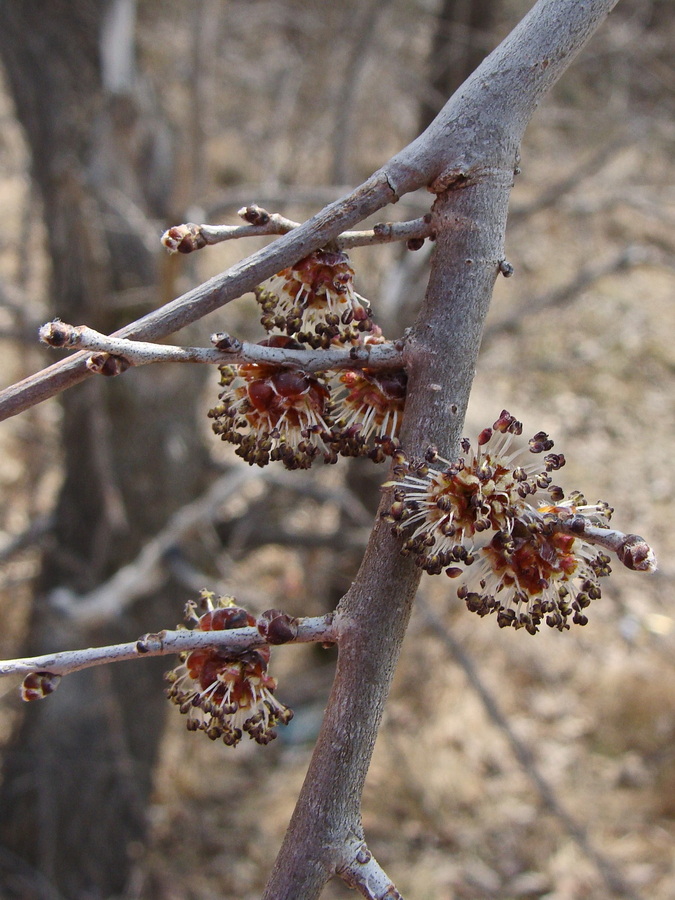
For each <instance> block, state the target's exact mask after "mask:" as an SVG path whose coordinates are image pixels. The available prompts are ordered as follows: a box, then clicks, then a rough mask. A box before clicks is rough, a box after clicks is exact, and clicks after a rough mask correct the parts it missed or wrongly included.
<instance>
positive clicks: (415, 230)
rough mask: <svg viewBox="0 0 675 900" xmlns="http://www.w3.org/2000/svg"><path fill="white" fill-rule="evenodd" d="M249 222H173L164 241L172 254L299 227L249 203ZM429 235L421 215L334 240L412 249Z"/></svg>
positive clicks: (344, 245)
mask: <svg viewBox="0 0 675 900" xmlns="http://www.w3.org/2000/svg"><path fill="white" fill-rule="evenodd" d="M239 215H240V216H241V217H242V219H244V221H245V222H247V223H248V224H246V225H196V224H195V223H194V222H187V223H185V224H184V225H174V226H173V227H171V228H169V229H168V231H165V232H164V234H163V235H162V244H163V245H164V246H165V247H166V249H167V250H168V251H169V252H170V253H192V252H193V251H195V250H201V249H202V248H203V247H208V246H212V245H213V244H220V243H222V242H223V241H231V240H235V239H237V238H244V237H259V236H261V235H280V234H288V232H289V231H293V230H294V229H296V228H299V227H300V223H299V222H294V221H293V220H292V219H287V218H286V217H285V216H281V215H279V214H278V213H270V212H267V210H266V209H262V208H261V207H260V206H256V205H253V206H246V207H244V208H243V209H240V210H239ZM426 238H431V239H432V240H433V238H434V230H433V228H432V226H431V216H430V215H426V216H422V218H420V219H413V220H411V221H409V222H382V223H380V224H378V225H375V227H374V228H373V229H372V230H368V231H345V232H343V234H341V235H339V236H338V237H337V238H336V239H335V241H334V243H335V244H337V246H338V247H340V249H342V250H349V249H351V248H352V247H365V246H369V245H371V244H387V243H391V242H392V241H407V242H408V245H409V248H410V249H411V250H416V249H419V247H421V246H422V244H423V243H424V241H425V240H426Z"/></svg>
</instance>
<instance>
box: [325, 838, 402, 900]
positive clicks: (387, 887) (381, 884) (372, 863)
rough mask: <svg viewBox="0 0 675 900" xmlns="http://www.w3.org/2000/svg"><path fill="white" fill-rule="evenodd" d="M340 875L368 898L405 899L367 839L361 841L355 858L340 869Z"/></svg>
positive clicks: (372, 899)
mask: <svg viewBox="0 0 675 900" xmlns="http://www.w3.org/2000/svg"><path fill="white" fill-rule="evenodd" d="M338 875H339V876H340V878H342V880H343V881H344V882H345V883H346V884H347V885H348V886H349V887H350V888H352V890H356V891H358V892H359V894H361V895H362V896H364V897H367V898H368V900H403V895H402V894H401V893H400V892H399V891H398V890H397V888H396V886H395V885H394V882H393V881H392V880H391V878H390V877H389V876H388V875H387V873H386V872H385V871H384V869H383V868H382V867H381V866H380V864H379V863H378V861H377V860H376V859H375V857H374V856H373V854H372V853H371V852H370V850H369V849H368V847H367V846H366V843H365V841H359V845H358V848H356V853H355V855H354V858H353V859H352V861H351V862H350V863H348V864H347V865H346V866H344V867H343V868H341V869H339V870H338Z"/></svg>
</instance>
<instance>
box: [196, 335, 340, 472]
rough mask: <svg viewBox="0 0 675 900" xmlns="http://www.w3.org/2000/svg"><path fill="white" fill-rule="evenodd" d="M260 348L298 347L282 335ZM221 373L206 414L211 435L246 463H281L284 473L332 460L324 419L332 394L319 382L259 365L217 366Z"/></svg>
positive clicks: (328, 432) (322, 382) (334, 457)
mask: <svg viewBox="0 0 675 900" xmlns="http://www.w3.org/2000/svg"><path fill="white" fill-rule="evenodd" d="M260 345H261V346H269V347H285V348H289V349H298V348H299V347H300V345H299V344H298V343H297V342H296V341H294V340H293V339H292V338H289V337H287V336H285V335H273V336H272V337H270V338H268V339H267V340H265V341H261V342H260ZM220 375H221V378H220V383H221V385H222V386H223V391H222V392H221V394H220V400H221V403H220V405H219V406H216V407H215V408H213V409H211V410H209V417H210V418H212V419H214V422H213V431H214V432H215V433H216V434H218V435H220V437H221V439H222V440H224V441H228V442H229V443H231V444H235V445H236V446H237V449H236V451H235V452H236V453H237V455H238V456H241V457H242V458H243V459H245V460H246V462H248V463H249V465H258V466H265V465H267V464H268V463H269V462H270V461H274V460H281V462H283V464H284V465H285V466H286V468H287V469H307V468H309V467H310V466H311V464H312V462H313V461H314V460H315V459H316V458H317V457H319V456H321V455H323V458H324V461H325V462H335V461H336V459H337V453H336V451H335V450H334V449H333V448H332V446H331V444H330V428H329V425H328V423H327V422H326V419H325V415H326V413H327V410H328V401H329V397H330V392H329V389H328V387H327V386H326V384H325V382H324V381H323V380H322V379H321V378H319V377H316V376H314V375H309V374H307V373H304V372H298V371H292V370H289V369H286V368H284V367H282V366H274V365H266V364H259V363H246V364H243V365H239V366H221V367H220Z"/></svg>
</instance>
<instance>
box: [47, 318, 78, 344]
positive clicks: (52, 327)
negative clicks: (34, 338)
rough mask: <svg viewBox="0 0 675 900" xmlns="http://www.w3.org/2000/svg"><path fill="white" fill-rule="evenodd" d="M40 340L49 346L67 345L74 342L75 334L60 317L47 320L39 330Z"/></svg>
mask: <svg viewBox="0 0 675 900" xmlns="http://www.w3.org/2000/svg"><path fill="white" fill-rule="evenodd" d="M39 335H40V340H41V341H42V342H43V343H44V344H49V346H50V347H68V346H69V345H70V344H72V343H73V342H74V338H75V335H74V333H73V329H72V328H71V327H70V326H69V325H65V324H64V323H63V322H62V321H61V320H60V319H54V321H53V322H47V324H46V325H43V326H42V328H40V331H39Z"/></svg>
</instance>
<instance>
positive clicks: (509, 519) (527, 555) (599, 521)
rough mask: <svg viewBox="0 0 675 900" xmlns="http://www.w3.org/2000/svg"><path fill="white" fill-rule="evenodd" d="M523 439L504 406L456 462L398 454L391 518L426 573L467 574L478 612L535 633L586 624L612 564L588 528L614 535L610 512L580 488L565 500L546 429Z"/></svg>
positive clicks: (470, 603)
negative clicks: (522, 444) (523, 444)
mask: <svg viewBox="0 0 675 900" xmlns="http://www.w3.org/2000/svg"><path fill="white" fill-rule="evenodd" d="M520 434H522V424H521V423H520V422H518V421H517V420H516V419H515V418H514V417H513V416H512V415H511V414H510V413H508V412H507V411H506V410H503V411H502V413H501V415H500V416H499V418H498V419H497V421H496V422H495V423H494V425H493V427H492V428H486V429H485V430H484V431H482V432H481V434H480V435H479V436H478V441H477V446H476V447H474V446H472V445H471V443H470V442H469V441H468V440H466V439H464V440H463V441H462V443H461V449H462V452H463V454H464V455H463V456H462V457H460V458H459V459H457V460H455V461H453V462H451V461H449V460H447V459H443V458H441V457H439V456H438V455H437V453H436V452H435V451H433V450H430V451H428V452H427V454H426V458H425V459H424V460H409V459H407V458H406V457H405V456H404V454H402V453H400V452H399V453H398V454H396V456H395V460H396V464H395V467H394V473H395V475H396V476H397V478H398V480H397V481H395V482H390V483H389V485H390V486H393V487H394V499H393V503H392V505H391V508H390V511H389V514H388V518H389V520H390V521H391V522H392V523H393V531H394V533H395V534H396V535H398V536H400V537H402V538H403V547H402V552H403V553H404V554H410V555H413V556H414V558H415V561H416V563H417V564H418V565H419V566H420V567H421V568H423V569H424V570H425V571H427V572H429V573H430V574H439V573H440V572H443V571H445V573H446V575H448V576H449V577H450V578H459V577H463V581H462V584H461V586H460V587H459V589H458V591H457V593H458V596H459V597H460V598H461V599H463V600H464V601H465V602H466V605H467V607H468V609H469V610H471V611H472V612H476V613H477V614H478V615H480V616H485V615H488V614H491V613H492V614H495V615H496V618H497V622H498V624H499V625H500V627H508V626H512V627H514V628H525V629H526V630H527V631H528V632H530V633H531V634H535V633H536V632H537V631H538V630H539V626H540V624H541V623H542V622H544V623H545V624H546V625H548V626H550V627H551V628H557V629H558V630H559V631H563V630H566V629H568V628H569V627H570V620H571V621H572V622H573V623H575V624H578V625H585V624H586V622H587V621H588V620H587V617H586V615H585V612H584V610H586V608H587V607H588V605H589V604H590V602H591V600H595V599H598V598H599V597H600V585H599V579H600V578H602V577H605V576H606V575H608V574H609V573H610V558H609V557H608V556H607V555H606V554H605V553H604V552H602V551H599V550H598V548H597V547H596V546H595V545H594V544H592V543H590V542H589V541H588V540H587V539H586V538H585V535H584V527H585V525H590V526H592V527H593V528H594V529H596V530H598V529H601V530H603V529H609V519H610V516H611V513H612V509H611V508H610V507H609V506H608V505H607V504H606V503H604V502H602V501H599V502H598V503H595V504H587V503H586V501H585V499H584V498H583V496H582V495H581V494H579V493H576V492H575V493H572V494H571V495H570V497H569V498H568V499H567V500H565V499H564V494H563V491H562V488H560V487H559V486H557V485H554V484H553V483H552V482H553V479H552V475H551V473H552V472H554V471H557V470H558V469H560V468H562V466H564V464H565V458H564V456H562V455H561V454H556V453H551V452H549V451H550V450H551V449H552V447H553V441H552V440H550V438H549V437H548V435H546V434H545V433H544V432H539V433H538V434H535V435H534V437H533V438H531V439H530V441H529V445H528V447H527V448H523V449H518V448H516V447H514V446H513V443H514V438H515V437H517V436H519V435H520ZM601 533H602V532H601Z"/></svg>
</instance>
